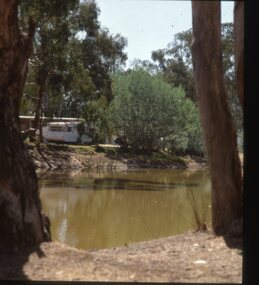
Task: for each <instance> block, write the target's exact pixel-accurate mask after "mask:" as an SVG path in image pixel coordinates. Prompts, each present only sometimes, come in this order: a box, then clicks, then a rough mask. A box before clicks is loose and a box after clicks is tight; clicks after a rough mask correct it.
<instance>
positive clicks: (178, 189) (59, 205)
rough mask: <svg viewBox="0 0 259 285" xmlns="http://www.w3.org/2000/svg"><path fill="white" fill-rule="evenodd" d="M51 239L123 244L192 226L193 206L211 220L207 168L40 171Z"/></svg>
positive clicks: (92, 245) (88, 245)
mask: <svg viewBox="0 0 259 285" xmlns="http://www.w3.org/2000/svg"><path fill="white" fill-rule="evenodd" d="M39 176H40V177H41V178H40V180H39V183H40V197H41V201H42V206H43V210H44V212H45V213H46V214H47V215H48V217H49V218H50V221H51V233H52V238H53V240H57V241H60V242H62V243H65V244H67V245H70V246H73V247H77V248H79V249H97V248H111V247H117V246H125V245H127V244H129V243H134V242H139V241H146V240H151V239H157V238H160V237H167V236H171V235H176V234H181V233H184V232H186V231H188V230H191V229H195V227H196V223H195V218H194V208H195V209H196V212H197V213H198V215H199V216H200V219H201V220H202V221H206V223H208V224H210V221H211V208H210V199H211V184H210V178H209V174H208V171H207V170H195V171H194V170H157V169H134V170H127V171H122V172H115V173H66V172H60V173H59V172H52V173H51V172H46V173H43V174H42V173H40V174H39Z"/></svg>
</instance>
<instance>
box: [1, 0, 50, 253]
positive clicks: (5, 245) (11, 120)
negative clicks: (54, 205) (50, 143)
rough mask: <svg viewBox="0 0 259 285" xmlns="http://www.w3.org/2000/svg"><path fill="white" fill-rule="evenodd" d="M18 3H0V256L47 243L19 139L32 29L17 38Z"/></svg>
mask: <svg viewBox="0 0 259 285" xmlns="http://www.w3.org/2000/svg"><path fill="white" fill-rule="evenodd" d="M18 5H19V1H18V0H1V1H0V106H1V112H0V235H1V237H0V250H1V251H3V250H4V251H5V250H18V249H20V248H23V247H27V246H34V245H38V244H39V243H41V242H42V241H48V240H50V232H49V226H48V219H47V218H46V217H45V216H44V214H43V213H42V212H41V203H40V199H39V194H38V185H37V176H36V172H35V169H34V165H33V163H32V161H31V159H30V158H29V156H28V153H27V151H26V148H25V146H24V144H23V141H22V139H21V135H20V127H19V108H20V102H21V98H22V93H23V87H24V82H25V77H26V73H27V64H28V57H29V56H30V53H31V50H32V38H33V34H34V25H33V22H32V21H30V25H29V32H28V34H27V35H25V34H22V33H21V32H20V30H19V27H18V20H17V8H18Z"/></svg>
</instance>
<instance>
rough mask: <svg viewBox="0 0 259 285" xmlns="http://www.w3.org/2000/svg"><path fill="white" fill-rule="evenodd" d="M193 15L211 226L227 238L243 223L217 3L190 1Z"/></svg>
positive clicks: (237, 162) (239, 176)
mask: <svg viewBox="0 0 259 285" xmlns="http://www.w3.org/2000/svg"><path fill="white" fill-rule="evenodd" d="M192 13H193V43H192V58H193V67H194V78H195V85H196V86H195V87H196V93H197V98H198V104H199V110H200V117H201V123H202V128H203V134H204V139H205V145H206V150H207V155H208V160H209V168H210V175H211V184H212V227H213V230H214V232H215V234H217V235H226V234H227V233H229V230H230V229H232V228H233V227H234V225H236V224H237V221H241V220H242V178H241V165H240V161H239V157H238V150H237V140H236V133H235V128H234V126H233V122H232V118H231V113H230V109H229V106H228V103H227V94H226V89H225V86H224V78H223V64H222V55H221V31H220V29H221V25H220V2H219V1H212V2H211V1H206V2H203V1H192ZM239 234H241V231H240V233H239Z"/></svg>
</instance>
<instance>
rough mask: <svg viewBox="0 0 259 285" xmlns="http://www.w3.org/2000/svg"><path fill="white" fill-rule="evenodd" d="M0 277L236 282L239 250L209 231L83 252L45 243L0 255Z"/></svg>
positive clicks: (239, 270) (69, 279)
mask: <svg viewBox="0 0 259 285" xmlns="http://www.w3.org/2000/svg"><path fill="white" fill-rule="evenodd" d="M0 280H45V281H46V280H47V281H54V280H55V281H56V280H65V281H109V282H113V281H117V282H128V281H130V282H179V283H180V282H186V283H187V282H200V283H203V282H204V283H211V282H214V283H232V282H233V283H241V282H242V252H241V251H240V250H238V249H233V248H229V247H228V246H227V245H226V243H225V241H224V239H223V238H222V237H215V236H214V235H212V234H211V233H210V232H196V233H193V232H188V233H186V234H183V235H178V236H172V237H168V238H161V239H157V240H152V241H146V242H140V243H136V244H129V245H127V246H124V247H119V248H111V249H102V250H87V251H84V250H78V249H75V248H72V247H68V246H66V245H64V244H61V243H58V242H50V243H43V244H42V245H41V246H40V248H38V249H36V250H35V249H32V250H30V251H27V252H23V253H15V254H10V253H9V254H6V255H4V254H1V255H0Z"/></svg>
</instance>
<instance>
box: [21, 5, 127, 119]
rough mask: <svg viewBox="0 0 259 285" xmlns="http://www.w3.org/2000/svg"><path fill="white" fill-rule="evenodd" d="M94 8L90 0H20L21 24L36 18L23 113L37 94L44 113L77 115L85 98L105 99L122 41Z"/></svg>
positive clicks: (121, 57)
mask: <svg viewBox="0 0 259 285" xmlns="http://www.w3.org/2000/svg"><path fill="white" fill-rule="evenodd" d="M57 3H58V4H60V6H59V8H58V9H57V6H58V5H57ZM99 13H100V10H99V8H98V7H97V5H96V2H95V1H93V0H88V1H84V2H81V1H79V0H68V1H60V0H53V1H49V0H46V1H38V0H36V1H25V0H24V1H22V5H21V8H20V22H21V24H22V26H23V27H24V29H26V27H27V26H28V19H29V18H32V19H33V20H34V22H35V23H36V32H35V39H34V52H33V57H32V58H31V59H30V64H29V71H28V77H27V81H26V86H25V91H24V94H25V96H24V99H23V105H22V106H23V109H22V112H23V114H24V113H26V114H29V113H34V112H35V109H36V108H37V107H38V105H37V101H38V100H42V105H43V109H44V114H45V115H47V116H67V117H81V116H82V114H83V113H85V110H86V109H87V106H88V105H89V102H92V101H98V100H99V99H100V98H101V97H103V96H105V97H106V98H107V100H108V101H110V100H111V98H112V92H111V74H112V73H113V72H114V71H116V70H117V69H119V68H120V66H121V65H123V64H124V63H125V61H126V58H127V57H126V54H125V53H124V51H123V49H124V48H125V46H126V44H127V42H126V39H125V38H123V37H122V36H120V35H118V34H117V35H115V36H113V35H111V34H110V33H109V31H108V30H105V29H102V28H101V26H100V23H99V21H98V16H99ZM40 92H42V93H43V96H42V98H40Z"/></svg>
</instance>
